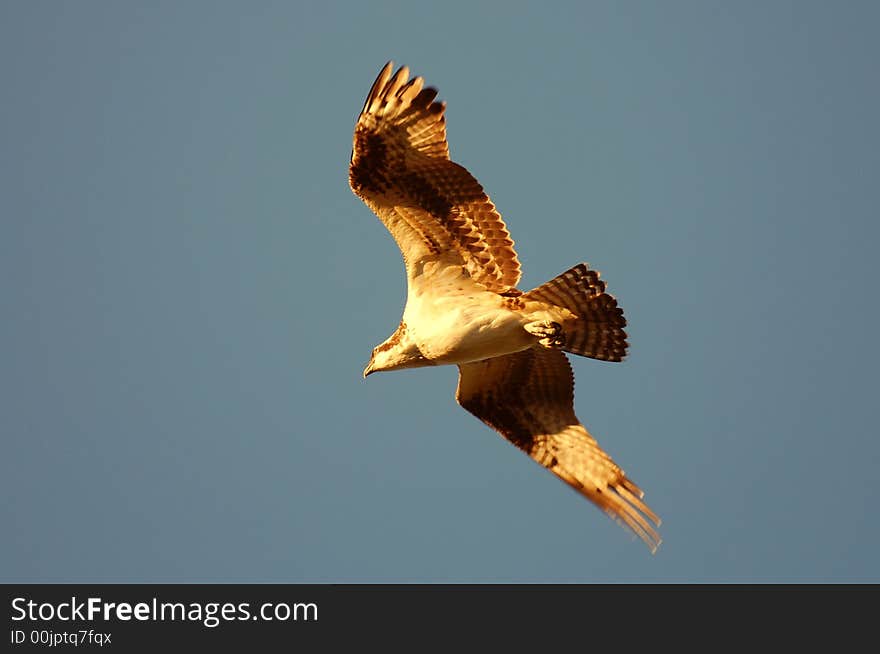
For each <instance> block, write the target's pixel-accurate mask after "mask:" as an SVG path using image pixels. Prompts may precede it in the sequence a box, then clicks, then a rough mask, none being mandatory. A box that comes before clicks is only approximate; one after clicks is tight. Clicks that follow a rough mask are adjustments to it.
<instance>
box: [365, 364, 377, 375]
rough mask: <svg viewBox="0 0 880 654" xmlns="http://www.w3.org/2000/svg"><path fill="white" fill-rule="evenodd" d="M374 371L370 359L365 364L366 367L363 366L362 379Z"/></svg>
mask: <svg viewBox="0 0 880 654" xmlns="http://www.w3.org/2000/svg"><path fill="white" fill-rule="evenodd" d="M374 372H376V371H375V370H373V362H372V360H371V361H370V362H369V363H368V364H367V367H366V368H364V379H366V378H367V377H369V376H370V375H372V374H373V373H374Z"/></svg>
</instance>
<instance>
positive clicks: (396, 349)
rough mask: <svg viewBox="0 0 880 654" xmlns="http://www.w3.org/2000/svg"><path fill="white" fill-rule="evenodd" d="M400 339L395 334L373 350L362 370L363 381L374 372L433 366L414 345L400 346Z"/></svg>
mask: <svg viewBox="0 0 880 654" xmlns="http://www.w3.org/2000/svg"><path fill="white" fill-rule="evenodd" d="M400 339H401V337H400V335H399V334H398V333H397V332H395V334H394V335H392V336H391V338H389V339H388V340H387V341H385V342H384V343H382V344H381V345H377V346H376V347H374V348H373V352H372V353H371V354H370V362H369V363H368V364H367V367H366V368H364V379H366V378H367V377H368V376H369V375H372V374H373V373H374V372H382V371H385V370H402V369H403V368H421V367H423V366H432V365H434V363H433V362H432V361H429V360H428V359H426V358H425V357H424V356H422V353H421V352H420V351H419V349H418V348H417V347H416V346H415V345H413V344H409V343H407V344H406V345H405V346H402V345H401V343H400Z"/></svg>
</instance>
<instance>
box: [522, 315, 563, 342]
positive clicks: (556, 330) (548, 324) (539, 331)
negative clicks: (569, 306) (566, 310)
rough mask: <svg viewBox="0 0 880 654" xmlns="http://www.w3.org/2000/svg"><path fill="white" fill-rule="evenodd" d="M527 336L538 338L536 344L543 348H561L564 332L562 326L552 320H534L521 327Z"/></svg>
mask: <svg viewBox="0 0 880 654" xmlns="http://www.w3.org/2000/svg"><path fill="white" fill-rule="evenodd" d="M523 329H525V330H526V331H527V332H528V333H529V334H532V335H533V336H537V337H538V343H540V344H541V345H543V346H544V347H562V346H563V345H565V332H563V331H562V325H560V324H559V323H558V322H553V321H552V320H536V321H535V322H530V323H526V324H525V325H523Z"/></svg>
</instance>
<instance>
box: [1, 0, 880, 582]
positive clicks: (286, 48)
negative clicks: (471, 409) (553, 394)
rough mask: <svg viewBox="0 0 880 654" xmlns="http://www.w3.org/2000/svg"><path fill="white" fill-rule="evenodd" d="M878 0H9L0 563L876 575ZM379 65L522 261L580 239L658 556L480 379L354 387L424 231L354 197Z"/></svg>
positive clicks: (11, 566)
mask: <svg viewBox="0 0 880 654" xmlns="http://www.w3.org/2000/svg"><path fill="white" fill-rule="evenodd" d="M878 23H880V4H878V3H876V2H856V1H849V2H840V3H831V2H806V1H803V2H779V1H777V2H703V1H699V2H698V1H693V2H663V3H659V2H584V3H581V2H578V3H574V2H572V3H561V2H540V3H537V2H529V3H525V2H510V3H508V2H505V3H501V2H497V3H495V2H492V3H489V2H483V3H480V2H477V3H472V2H432V3H421V2H418V3H414V2H393V3H391V2H384V3H373V2H369V3H368V2H357V3H355V2H352V3H336V2H314V3H294V2H253V3H250V2H249V3H245V2H207V1H205V2H170V1H169V2H151V3H143V2H109V1H108V2H75V3H74V2H43V1H35V2H30V1H24V0H22V1H8V0H7V1H6V2H3V3H2V4H0V77H2V97H3V101H2V103H0V130H2V146H0V180H2V194H0V210H2V223H0V300H2V314H3V315H2V320H0V347H2V351H0V361H2V365H0V398H2V411H0V430H2V443H3V455H2V457H0V490H2V496H3V498H4V501H3V503H2V507H0V522H2V524H3V537H2V539H0V578H2V580H3V581H39V582H44V581H94V582H122V581H141V582H160V581H163V582H177V581H180V582H187V581H193V582H195V581H204V582H220V581H231V582H240V581H241V582H244V581H259V582H268V581H279V582H374V581H378V582H384V581H387V582H423V581H427V582H447V581H449V582H484V581H485V582H488V581H493V582H514V581H525V582H544V581H546V582H591V581H596V582H599V581H606V582H607V581H611V582H618V581H620V582H630V581H667V582H728V581H730V582H754V581H759V582H777V581H778V582H782V581H789V582H791V581H795V582H797V581H805V582H806V581H875V582H876V581H880V557H878V555H877V551H878V540H880V529H878V520H877V513H876V512H877V504H878V500H880V480H878V478H880V439H878V435H880V434H878V432H880V430H878V426H877V423H878V416H877V413H878V399H880V397H878V390H880V388H878V387H880V384H878V381H877V373H878V365H880V360H878V345H877V337H876V333H877V330H878V318H880V314H878V292H877V285H876V277H877V274H878V272H880V266H878V263H877V254H876V250H877V245H878V241H880V230H878V227H877V223H878V189H880V179H878V178H880V175H878V170H880V154H878V153H880V139H878V116H880V84H878V77H877V64H878V61H880V42H878V39H877V26H878ZM388 59H393V60H394V61H395V62H398V63H405V64H407V65H408V66H410V68H411V69H412V71H413V72H414V74H418V75H422V76H424V77H425V79H426V81H427V83H428V84H430V85H433V86H436V87H437V88H439V90H440V95H441V97H442V98H443V99H445V100H446V101H447V102H448V109H447V120H448V134H449V139H450V145H451V153H452V157H453V159H455V160H456V161H458V162H460V163H462V164H464V165H465V166H467V167H468V168H469V169H470V170H471V171H472V172H473V173H474V174H475V176H476V177H477V178H478V179H479V180H480V181H481V182H482V183H483V185H484V186H485V188H486V190H487V192H488V193H489V194H490V195H491V197H492V199H493V200H494V201H495V203H496V204H497V206H498V208H499V210H500V211H501V212H502V214H503V216H504V218H505V220H506V221H507V224H508V226H509V228H510V231H511V233H512V235H513V238H514V239H515V240H516V242H517V249H518V252H519V256H520V259H521V261H522V264H523V271H524V278H523V282H522V286H523V288H531V287H533V286H536V285H538V284H540V283H542V282H544V281H546V280H547V279H549V278H551V277H553V276H554V275H556V274H557V273H559V272H561V271H563V270H565V269H566V268H568V267H569V266H571V265H573V264H575V263H577V262H579V261H587V262H589V263H590V264H591V266H593V267H595V268H596V269H598V270H600V271H601V272H602V274H603V278H604V279H606V280H607V282H608V284H609V291H610V292H612V293H613V294H615V295H616V297H617V298H618V299H619V301H620V303H621V305H622V306H623V308H624V311H625V313H626V316H627V318H628V320H629V324H630V327H629V329H628V331H629V334H630V342H631V344H632V347H631V350H630V356H629V358H628V359H627V360H626V361H625V362H624V363H623V364H607V363H601V362H596V361H592V360H589V359H583V358H576V360H575V361H573V365H574V368H575V373H576V378H577V388H576V408H577V412H578V415H579V416H580V417H581V419H582V420H583V422H584V423H585V424H586V426H587V428H588V429H590V430H591V431H592V432H593V434H594V435H595V436H596V437H597V438H598V439H599V441H600V442H601V443H602V445H603V446H604V447H605V448H606V449H607V450H608V451H609V452H610V453H611V454H612V456H614V457H615V459H616V460H617V461H618V462H619V463H620V464H621V465H622V466H623V467H624V468H625V469H626V471H627V472H628V474H629V475H630V476H631V477H632V478H633V479H634V480H635V481H636V482H637V483H638V484H639V485H641V486H642V488H644V489H645V491H646V493H647V495H646V499H647V500H648V502H649V503H650V505H651V506H652V507H653V508H654V509H655V510H656V511H657V512H658V513H659V514H660V515H661V516H662V517H663V519H664V523H663V526H662V534H663V537H664V543H663V545H662V546H661V548H660V550H659V551H658V553H657V554H656V555H655V556H651V555H650V554H649V553H648V551H647V549H646V548H645V547H644V546H643V545H642V544H641V543H640V542H638V541H634V540H632V539H631V538H630V536H629V535H628V534H627V533H626V532H625V531H623V530H622V529H620V528H619V527H618V526H616V525H615V524H614V523H613V522H612V521H610V520H609V519H607V518H606V517H605V516H604V515H603V514H602V513H601V512H599V511H598V510H597V509H595V508H594V507H593V506H592V505H590V504H589V503H588V502H587V501H585V500H584V499H582V498H581V497H579V496H578V495H577V494H576V493H574V492H572V491H571V490H570V489H569V488H568V487H567V486H565V485H564V484H563V483H561V482H560V481H558V480H557V479H556V478H554V477H553V476H552V475H551V474H550V473H548V472H547V471H545V470H544V469H542V468H540V467H539V466H537V465H536V464H534V463H533V462H532V461H531V460H529V459H528V458H527V457H526V456H524V455H523V454H522V453H520V452H519V451H518V450H516V449H515V448H514V447H513V446H511V445H509V444H507V443H506V442H505V441H503V440H502V439H501V438H500V437H499V436H498V435H497V434H496V433H495V432H493V431H491V430H490V429H489V428H488V427H486V426H484V425H483V424H482V423H480V422H479V421H477V420H476V419H474V418H473V417H471V416H470V415H469V414H467V413H466V412H465V411H463V410H462V409H460V408H458V406H457V405H456V403H455V399H454V392H455V385H456V375H457V373H456V369H455V368H454V367H444V368H436V369H422V370H412V371H404V372H395V373H387V374H382V375H375V376H372V377H370V379H369V380H368V381H364V380H363V379H362V378H361V371H362V370H363V367H364V364H365V363H366V361H367V359H368V357H369V354H370V349H371V348H372V347H373V346H374V345H375V344H377V343H379V342H381V341H382V340H383V339H384V338H385V337H386V336H387V335H388V334H390V333H391V331H392V330H393V328H394V327H395V326H396V325H397V322H398V320H399V317H400V313H401V311H402V308H403V302H404V296H405V282H404V277H403V265H402V262H401V259H400V255H399V253H398V251H397V249H396V247H395V245H394V243H393V241H392V240H391V238H390V237H389V235H388V234H387V233H386V232H385V230H384V228H383V227H382V225H381V224H380V223H379V221H378V220H377V219H376V218H375V217H374V216H373V214H372V213H371V212H370V211H369V210H368V209H367V208H366V206H364V205H363V204H362V203H361V202H360V200H358V199H357V198H356V197H355V196H354V195H352V193H351V192H350V190H349V188H348V183H347V166H348V159H349V154H350V150H351V134H352V128H353V125H354V121H355V118H356V116H357V113H358V112H359V111H360V108H361V106H362V104H363V100H364V97H365V95H366V93H367V91H368V89H369V87H370V84H371V83H372V81H373V79H374V77H375V76H376V74H377V73H378V71H379V69H380V68H381V67H382V65H383V64H384V63H385V62H386V61H387V60H388Z"/></svg>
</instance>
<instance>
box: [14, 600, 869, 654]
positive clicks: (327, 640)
mask: <svg viewBox="0 0 880 654" xmlns="http://www.w3.org/2000/svg"><path fill="white" fill-rule="evenodd" d="M4 589H5V591H6V616H7V624H8V633H7V634H6V642H7V648H6V651H13V652H14V651H24V650H33V649H38V648H39V649H43V648H55V647H63V648H76V649H80V648H86V649H87V650H89V651H103V650H116V651H136V650H148V651H157V650H158V649H160V648H171V651H177V650H178V649H182V648H184V647H198V648H200V649H201V648H208V647H223V648H230V647H235V648H252V647H255V646H272V645H275V646H283V647H297V646H302V645H309V646H320V647H323V648H326V647H328V646H332V645H340V646H343V645H344V646H349V647H350V646H353V645H354V646H358V645H359V646H365V645H367V644H369V645H377V644H378V645H381V644H383V643H387V644H391V643H396V644H398V645H399V644H403V645H409V646H411V647H412V648H413V649H418V650H421V649H424V648H425V647H427V646H429V645H438V644H444V645H446V646H457V645H460V646H462V647H466V646H467V644H468V642H470V641H469V639H470V638H473V637H479V638H480V639H482V640H483V641H485V642H491V643H493V644H494V645H495V646H500V645H502V644H506V645H520V646H522V645H524V644H529V645H531V646H536V647H541V648H542V649H546V648H547V647H549V646H554V645H556V644H560V643H562V642H567V643H573V644H578V643H580V644H581V646H583V647H588V646H591V645H596V644H599V643H607V644H614V643H618V644H626V645H627V649H629V647H630V646H633V645H636V644H642V643H644V644H646V645H652V644H653V645H656V644H657V643H658V642H661V641H663V640H664V638H665V637H667V636H669V635H670V633H671V631H672V632H675V633H676V634H677V635H676V639H678V638H680V637H681V636H687V635H689V634H691V635H693V634H694V633H695V632H689V631H688V630H690V629H692V628H693V627H694V625H695V624H697V623H698V624H699V630H698V631H701V630H703V629H706V628H709V627H713V626H714V629H713V630H712V631H711V632H710V633H712V634H715V635H718V634H725V639H727V638H730V637H734V638H735V637H736V636H737V635H739V636H742V635H743V634H744V633H751V632H753V631H754V630H756V629H769V630H770V633H772V632H779V631H780V629H782V630H783V631H786V626H788V627H790V628H789V629H788V630H787V634H786V635H787V637H789V638H791V637H792V636H796V635H797V634H798V633H801V632H802V631H803V629H802V626H803V625H804V624H805V621H807V622H806V624H810V623H809V619H810V617H811V616H815V617H817V618H819V619H821V622H818V621H817V622H816V623H815V624H811V625H810V626H811V628H812V629H813V630H814V633H818V632H819V631H821V629H822V627H823V626H824V627H828V628H830V627H831V626H832V625H834V622H833V621H831V620H830V618H832V617H834V615H835V611H836V610H837V611H840V613H838V615H840V616H841V617H842V618H843V619H844V620H845V619H846V618H845V616H846V614H845V613H843V611H844V608H843V607H844V606H846V603H847V601H849V600H855V601H857V602H858V604H860V605H862V606H866V605H867V606H876V605H877V604H876V600H877V599H878V594H877V587H876V586H809V587H807V586H623V585H601V586H584V585H577V586H575V585H571V586H566V585H554V586H537V585H536V586H526V585H511V586H505V585H473V586H469V585H437V586H425V585H412V586H408V585H296V584H285V585H277V584H265V585H260V584H240V585H239V584H219V585H211V584H199V585H148V584H145V585H138V584H134V585H131V584H108V585H86V584H61V585H36V584H34V585H6V586H4ZM858 595H861V597H857V596H858ZM838 626H839V625H838ZM848 626H852V625H848ZM670 630H671V631H670ZM849 633H852V632H849ZM664 635H666V636H664ZM790 642H791V641H789V643H790ZM707 644H708V643H707Z"/></svg>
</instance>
